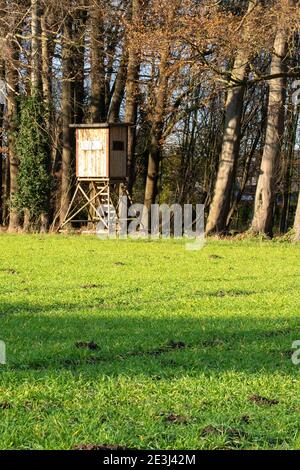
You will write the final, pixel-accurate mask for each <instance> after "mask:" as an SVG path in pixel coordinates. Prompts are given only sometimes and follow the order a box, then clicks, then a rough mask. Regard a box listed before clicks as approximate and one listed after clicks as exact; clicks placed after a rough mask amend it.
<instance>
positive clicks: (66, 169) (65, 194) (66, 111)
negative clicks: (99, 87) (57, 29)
mask: <svg viewBox="0 0 300 470" xmlns="http://www.w3.org/2000/svg"><path fill="white" fill-rule="evenodd" d="M71 41H72V19H71V17H70V16H68V17H67V18H66V19H65V23H64V28H63V39H62V68H63V85H62V104H61V107H62V121H63V152H62V175H61V203H60V223H63V221H64V219H65V216H66V214H67V211H68V208H69V205H70V188H71V161H72V134H71V129H70V124H71V122H72V82H71V81H72V51H71Z"/></svg>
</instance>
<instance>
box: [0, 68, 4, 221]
mask: <svg viewBox="0 0 300 470" xmlns="http://www.w3.org/2000/svg"><path fill="white" fill-rule="evenodd" d="M4 78H5V73H4V61H3V60H2V59H0V80H1V81H2V82H3V81H4ZM4 103H5V101H4V96H2V95H1V94H0V148H1V150H0V225H2V224H3V207H4V198H3V166H4V165H3V151H2V148H3V144H4V139H3V127H4Z"/></svg>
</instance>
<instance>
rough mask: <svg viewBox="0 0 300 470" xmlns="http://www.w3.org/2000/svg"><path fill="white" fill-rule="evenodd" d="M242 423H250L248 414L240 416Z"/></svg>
mask: <svg viewBox="0 0 300 470" xmlns="http://www.w3.org/2000/svg"><path fill="white" fill-rule="evenodd" d="M241 422H242V424H250V423H251V418H250V416H248V415H245V416H242V418H241Z"/></svg>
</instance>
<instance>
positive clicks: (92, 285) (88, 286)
mask: <svg viewBox="0 0 300 470" xmlns="http://www.w3.org/2000/svg"><path fill="white" fill-rule="evenodd" d="M80 287H81V289H100V288H101V287H102V286H101V284H85V285H83V286H80Z"/></svg>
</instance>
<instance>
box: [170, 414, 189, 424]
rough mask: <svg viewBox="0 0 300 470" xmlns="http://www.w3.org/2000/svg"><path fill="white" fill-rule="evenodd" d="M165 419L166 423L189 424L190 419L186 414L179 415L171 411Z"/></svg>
mask: <svg viewBox="0 0 300 470" xmlns="http://www.w3.org/2000/svg"><path fill="white" fill-rule="evenodd" d="M164 421H165V423H171V424H187V422H188V419H187V417H186V416H182V415H177V414H175V413H170V414H168V415H166V416H164Z"/></svg>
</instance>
